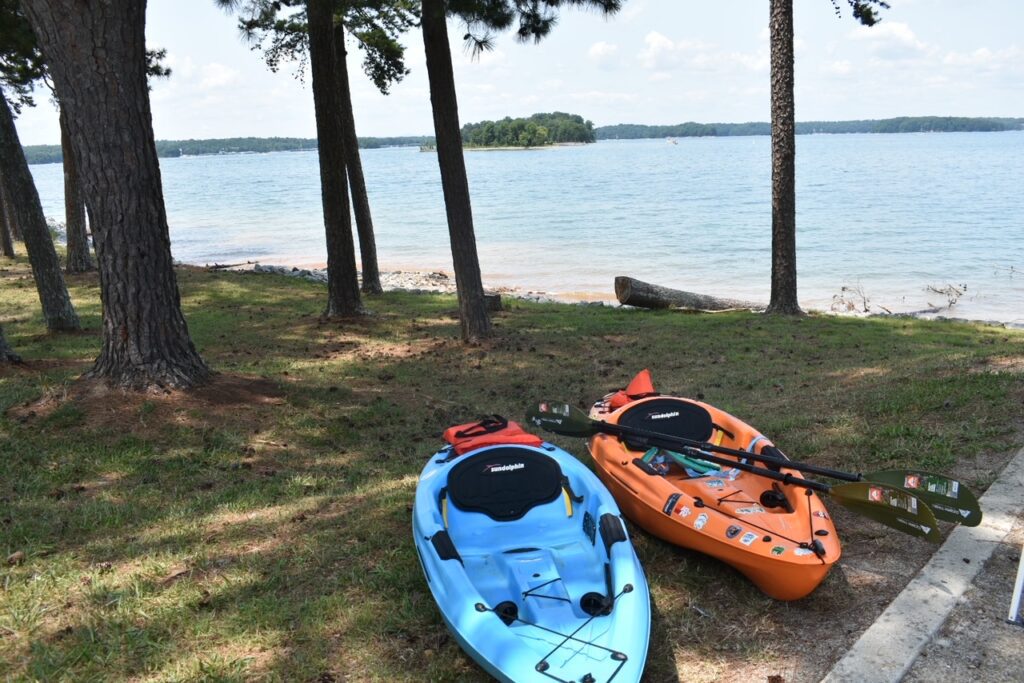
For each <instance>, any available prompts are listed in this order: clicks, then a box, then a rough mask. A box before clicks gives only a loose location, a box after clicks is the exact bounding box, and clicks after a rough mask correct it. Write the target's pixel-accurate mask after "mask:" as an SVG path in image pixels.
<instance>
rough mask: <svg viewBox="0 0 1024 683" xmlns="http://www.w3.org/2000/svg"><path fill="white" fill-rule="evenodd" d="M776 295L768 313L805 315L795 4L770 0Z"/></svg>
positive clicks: (773, 239)
mask: <svg viewBox="0 0 1024 683" xmlns="http://www.w3.org/2000/svg"><path fill="white" fill-rule="evenodd" d="M769 29H770V32H771V38H770V40H771V81H772V93H771V108H772V294H771V300H770V301H769V302H768V309H767V310H766V311H765V312H766V313H782V314H787V315H800V314H802V313H803V311H802V310H801V309H800V304H799V302H798V301H797V296H796V124H795V119H796V113H795V104H794V98H793V71H794V68H793V0H771V9H770V16H769Z"/></svg>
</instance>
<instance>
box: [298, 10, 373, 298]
mask: <svg viewBox="0 0 1024 683" xmlns="http://www.w3.org/2000/svg"><path fill="white" fill-rule="evenodd" d="M306 15H307V17H308V24H309V65H310V69H311V71H312V74H313V108H314V110H315V112H316V137H317V149H318V150H319V157H320V196H321V200H322V202H323V208H324V230H325V231H326V233H327V311H326V313H325V314H326V315H327V316H328V317H331V316H351V315H359V314H362V313H363V312H364V311H363V304H362V300H361V299H360V296H359V279H358V275H357V274H356V255H355V251H356V249H355V242H353V240H352V216H351V214H350V213H349V202H348V184H347V178H346V173H345V131H344V126H343V125H342V116H341V109H342V106H341V96H340V93H339V91H340V84H339V82H338V59H337V54H336V53H335V49H334V7H333V3H332V2H331V1H330V0H307V2H306Z"/></svg>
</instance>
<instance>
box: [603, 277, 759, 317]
mask: <svg viewBox="0 0 1024 683" xmlns="http://www.w3.org/2000/svg"><path fill="white" fill-rule="evenodd" d="M615 297H616V298H617V299H618V300H619V303H621V304H625V305H627V306H638V307H640V308H681V309H684V310H688V311H705V312H722V311H734V310H746V309H753V310H757V311H763V310H764V309H765V308H766V305H765V304H759V303H755V302H753V301H741V300H739V299H722V298H719V297H715V296H708V295H707V294H696V293H694V292H684V291H682V290H679V289H670V288H668V287H662V286H660V285H652V284H650V283H649V282H643V281H641V280H637V279H635V278H631V277H626V276H625V275H620V276H619V277H617V278H615Z"/></svg>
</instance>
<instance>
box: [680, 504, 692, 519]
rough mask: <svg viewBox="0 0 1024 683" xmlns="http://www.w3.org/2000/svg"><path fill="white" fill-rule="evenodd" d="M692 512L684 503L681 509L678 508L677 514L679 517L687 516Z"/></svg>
mask: <svg viewBox="0 0 1024 683" xmlns="http://www.w3.org/2000/svg"><path fill="white" fill-rule="evenodd" d="M692 512H693V510H691V509H690V508H689V506H687V505H684V506H683V507H682V509H681V510H679V516H680V517H689V516H690V513H692Z"/></svg>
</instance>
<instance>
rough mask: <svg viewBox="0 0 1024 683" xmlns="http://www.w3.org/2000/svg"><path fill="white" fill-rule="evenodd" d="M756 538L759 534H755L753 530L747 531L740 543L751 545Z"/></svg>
mask: <svg viewBox="0 0 1024 683" xmlns="http://www.w3.org/2000/svg"><path fill="white" fill-rule="evenodd" d="M756 540H757V534H755V533H754V532H752V531H748V532H747V533H745V534H743V538H741V539H740V543H742V544H743V545H750V544H751V543H753V542H754V541H756Z"/></svg>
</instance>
